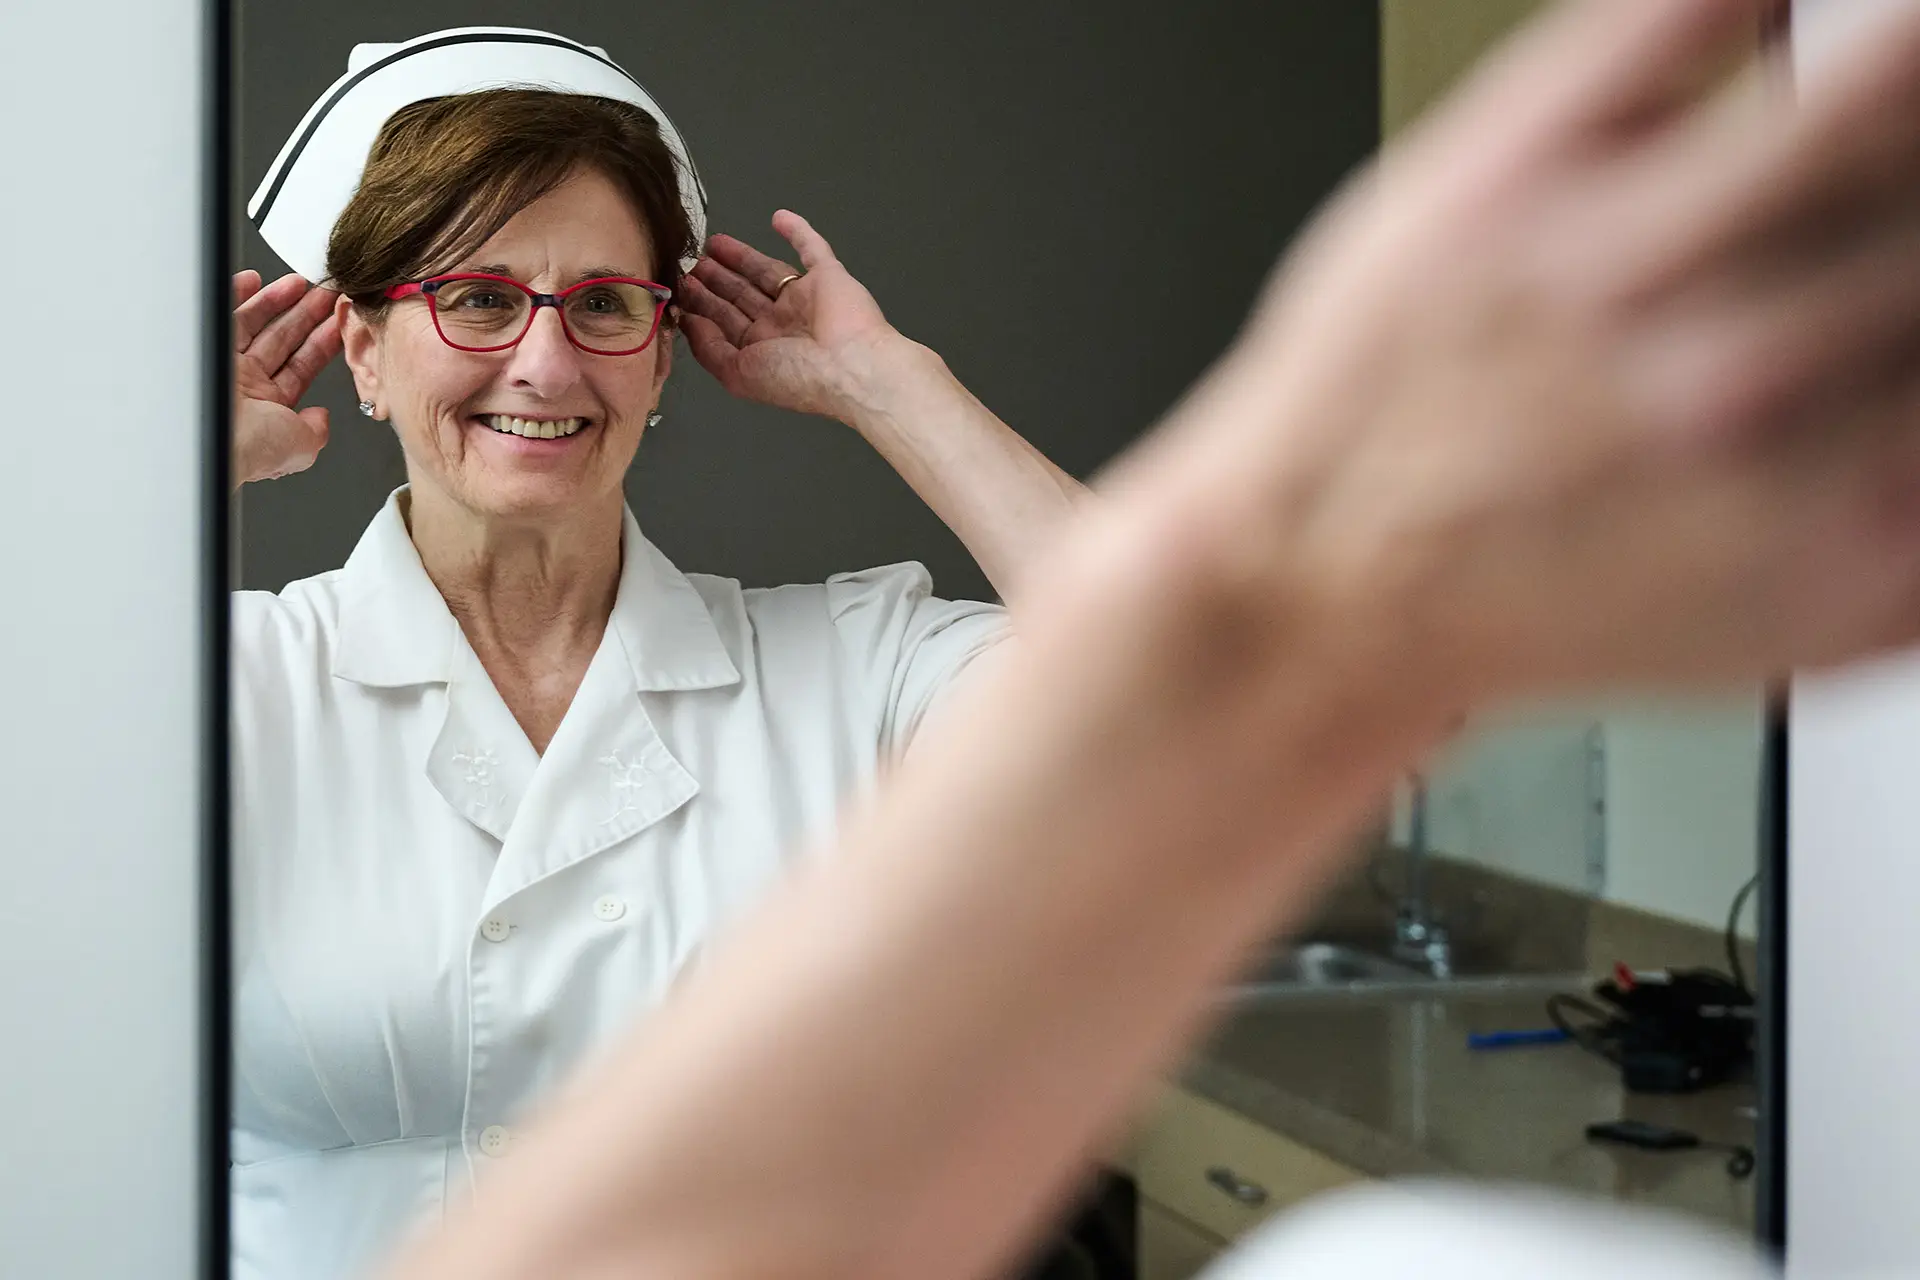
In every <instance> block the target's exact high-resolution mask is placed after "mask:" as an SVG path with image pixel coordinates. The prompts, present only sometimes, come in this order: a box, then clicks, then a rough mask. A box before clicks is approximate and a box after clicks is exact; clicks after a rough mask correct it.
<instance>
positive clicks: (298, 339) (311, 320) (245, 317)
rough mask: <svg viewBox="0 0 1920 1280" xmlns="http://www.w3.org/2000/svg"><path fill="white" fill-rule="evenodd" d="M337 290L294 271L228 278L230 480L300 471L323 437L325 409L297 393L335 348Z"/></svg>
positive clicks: (304, 390) (337, 351)
mask: <svg viewBox="0 0 1920 1280" xmlns="http://www.w3.org/2000/svg"><path fill="white" fill-rule="evenodd" d="M339 296H340V295H339V294H337V293H335V292H334V291H333V290H331V289H321V288H316V287H314V286H313V285H310V284H308V283H307V282H306V281H305V280H303V279H301V278H300V277H299V276H297V275H289V276H282V277H281V278H280V279H278V280H276V281H274V282H273V283H272V284H270V285H266V286H264V287H263V286H262V284H261V280H260V273H259V272H257V271H242V272H241V273H240V274H238V275H236V276H235V277H234V278H233V352H234V354H233V483H234V487H235V488H238V487H239V486H240V485H243V484H247V483H249V482H251V481H254V480H272V479H276V478H277V477H280V476H285V475H291V474H293V473H294V472H296V471H305V470H306V469H307V468H308V467H310V466H312V465H313V460H314V459H315V458H317V457H318V456H319V455H320V450H321V447H322V446H324V445H325V444H326V443H327V411H326V410H325V409H322V408H320V407H319V406H317V405H316V406H312V407H309V408H306V409H301V408H298V407H297V406H298V405H299V403H300V397H302V396H304V395H305V394H306V393H307V389H308V388H309V387H311V386H312V385H313V380H314V378H315V377H316V376H317V375H318V374H319V372H320V371H321V370H322V369H324V368H326V367H327V363H328V362H329V361H331V360H332V359H333V358H334V357H335V356H337V355H339V354H340V324H339V321H338V320H336V319H335V318H334V302H335V300H336V299H337V298H338V297H339Z"/></svg>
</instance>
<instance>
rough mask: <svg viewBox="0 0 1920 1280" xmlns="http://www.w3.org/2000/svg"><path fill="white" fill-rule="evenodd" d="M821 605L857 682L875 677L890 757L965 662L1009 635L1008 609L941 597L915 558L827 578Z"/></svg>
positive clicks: (882, 734)
mask: <svg viewBox="0 0 1920 1280" xmlns="http://www.w3.org/2000/svg"><path fill="white" fill-rule="evenodd" d="M827 607H828V610H829V612H830V614H831V617H832V620H833V626H834V630H835V633H836V635H837V636H838V639H839V643H840V648H841V650H842V652H843V653H844V654H846V656H847V659H848V661H849V662H850V663H851V664H852V666H853V668H854V671H853V674H854V677H855V679H856V681H857V682H860V683H865V682H869V681H871V682H875V683H876V684H877V685H878V686H879V690H878V691H879V692H881V693H882V696H883V699H884V705H883V709H882V716H881V727H880V750H881V754H882V755H883V756H884V757H889V758H897V757H898V756H899V755H900V753H901V752H903V751H905V750H906V747H907V744H908V743H909V742H911V741H912V739H913V735H914V733H915V732H916V731H917V730H918V729H919V727H920V725H921V723H922V722H923V721H924V720H925V719H926V716H927V713H928V712H929V711H930V710H932V708H933V707H934V706H935V705H936V704H937V703H938V702H939V700H940V697H941V695H942V694H943V693H944V692H945V691H946V690H947V689H948V688H949V687H951V686H952V684H953V682H954V679H955V677H957V676H958V675H959V674H960V673H961V672H962V671H964V670H965V669H966V667H967V664H968V663H970V662H972V661H973V660H974V659H975V658H977V657H979V656H980V655H981V654H982V653H985V652H986V651H987V650H988V649H990V648H992V647H993V646H994V645H995V644H997V643H998V642H999V641H1001V640H1002V639H1004V638H1006V636H1007V635H1009V634H1010V629H1009V624H1008V620H1007V611H1006V609H1004V608H1003V607H1001V606H999V605H994V604H985V603H982V602H980V601H975V600H941V599H939V598H937V597H936V596H935V595H934V594H933V578H932V576H931V575H930V574H928V572H927V570H926V568H925V566H923V565H920V564H916V563H911V562H909V563H906V564H895V565H886V566H883V567H881V568H877V569H866V570H862V571H860V572H858V573H843V574H836V575H835V576H833V577H831V578H829V579H827Z"/></svg>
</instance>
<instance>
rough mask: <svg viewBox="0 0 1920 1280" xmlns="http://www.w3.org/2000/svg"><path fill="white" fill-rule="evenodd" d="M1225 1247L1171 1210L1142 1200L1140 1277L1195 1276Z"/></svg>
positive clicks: (1175, 1279) (1173, 1279)
mask: <svg viewBox="0 0 1920 1280" xmlns="http://www.w3.org/2000/svg"><path fill="white" fill-rule="evenodd" d="M1226 1247H1227V1242H1226V1241H1224V1240H1222V1239H1221V1238H1220V1237H1219V1236H1214V1235H1208V1234H1207V1233H1206V1232H1204V1231H1202V1230H1200V1229H1199V1228H1198V1227H1196V1226H1194V1225H1193V1224H1192V1223H1191V1222H1188V1221H1186V1220H1185V1219H1184V1218H1181V1217H1178V1216H1177V1215H1175V1214H1174V1213H1173V1212H1172V1211H1171V1210H1168V1209H1166V1208H1165V1207H1163V1206H1161V1205H1158V1204H1155V1203H1154V1202H1153V1201H1151V1200H1142V1201H1141V1202H1140V1280H1193V1277H1195V1276H1197V1275H1199V1274H1200V1273H1201V1272H1202V1271H1204V1270H1206V1268H1207V1264H1209V1263H1211V1262H1212V1261H1213V1260H1214V1259H1215V1258H1216V1257H1218V1256H1219V1255H1220V1251H1221V1250H1223V1249H1225V1248H1226Z"/></svg>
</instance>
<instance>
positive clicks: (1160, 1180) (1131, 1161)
mask: <svg viewBox="0 0 1920 1280" xmlns="http://www.w3.org/2000/svg"><path fill="white" fill-rule="evenodd" d="M1126 1164H1127V1167H1128V1169H1129V1171H1130V1172H1131V1173H1132V1174H1133V1177H1134V1181H1135V1183H1136V1184H1137V1185H1138V1187H1139V1192H1140V1199H1141V1202H1142V1203H1141V1240H1140V1248H1141V1255H1142V1275H1143V1277H1148V1278H1150V1280H1184V1278H1185V1277H1187V1276H1191V1275H1192V1274H1194V1273H1195V1272H1196V1271H1197V1270H1198V1269H1199V1268H1200V1267H1201V1266H1203V1265H1204V1264H1205V1262H1206V1260H1207V1259H1208V1258H1210V1257H1212V1255H1213V1254H1214V1253H1215V1252H1217V1251H1218V1250H1219V1249H1220V1248H1222V1247H1224V1244H1225V1243H1226V1242H1228V1241H1231V1240H1234V1239H1237V1238H1238V1237H1239V1236H1241V1235H1243V1234H1245V1233H1246V1232H1247V1231H1249V1230H1251V1229H1252V1228H1253V1227H1256V1226H1258V1225H1259V1224H1260V1223H1261V1222H1263V1221H1265V1220H1266V1219H1267V1218H1269V1217H1271V1216H1272V1215H1273V1214H1275V1213H1277V1212H1279V1211H1280V1210H1282V1209H1284V1208H1286V1207H1287V1206H1289V1205H1292V1204H1297V1203H1298V1202H1300V1201H1301V1200H1304V1199H1306V1198H1307V1197H1309V1196H1313V1195H1317V1194H1319V1193H1320V1192H1322V1191H1329V1190H1332V1189H1333V1188H1335V1187H1341V1186H1345V1185H1347V1184H1348V1183H1351V1182H1357V1181H1359V1180H1360V1179H1361V1175H1360V1174H1358V1173H1356V1172H1355V1171H1354V1170H1352V1169H1349V1168H1347V1167H1346V1166H1345V1165H1342V1164H1340V1163H1339V1162H1338V1161H1335V1160H1331V1159H1329V1158H1328V1157H1326V1156H1324V1155H1322V1154H1320V1153H1319V1152H1317V1151H1314V1150H1311V1149H1309V1148H1307V1147H1303V1146H1301V1145H1300V1144H1299V1143H1297V1142H1293V1141H1291V1140H1290V1139H1287V1138H1284V1137H1282V1136H1280V1135H1279V1134H1277V1133H1274V1132H1273V1131H1272V1130H1270V1129H1264V1128H1262V1127H1261V1126H1259V1125H1257V1124H1255V1123H1253V1122H1252V1121H1251V1120H1248V1119H1247V1118H1246V1117H1244V1116H1241V1115H1238V1114H1236V1113H1235V1112H1233V1111H1230V1110H1228V1109H1227V1108H1225V1107H1222V1106H1219V1105H1218V1104H1216V1103H1213V1102H1209V1101H1207V1100H1206V1099H1204V1098H1200V1097H1196V1096H1195V1095H1193V1094H1191V1093H1188V1092H1186V1091H1185V1090H1183V1089H1170V1090H1168V1091H1167V1093H1166V1094H1165V1095H1163V1097H1162V1098H1161V1100H1160V1102H1159V1104H1158V1106H1156V1107H1155V1108H1154V1110H1153V1111H1152V1112H1151V1113H1150V1114H1149V1115H1148V1117H1147V1119H1146V1121H1145V1122H1144V1123H1143V1124H1142V1126H1141V1127H1140V1129H1139V1131H1138V1132H1137V1133H1136V1135H1135V1137H1134V1140H1133V1142H1132V1143H1131V1144H1130V1147H1129V1149H1128V1152H1127V1156H1126Z"/></svg>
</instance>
